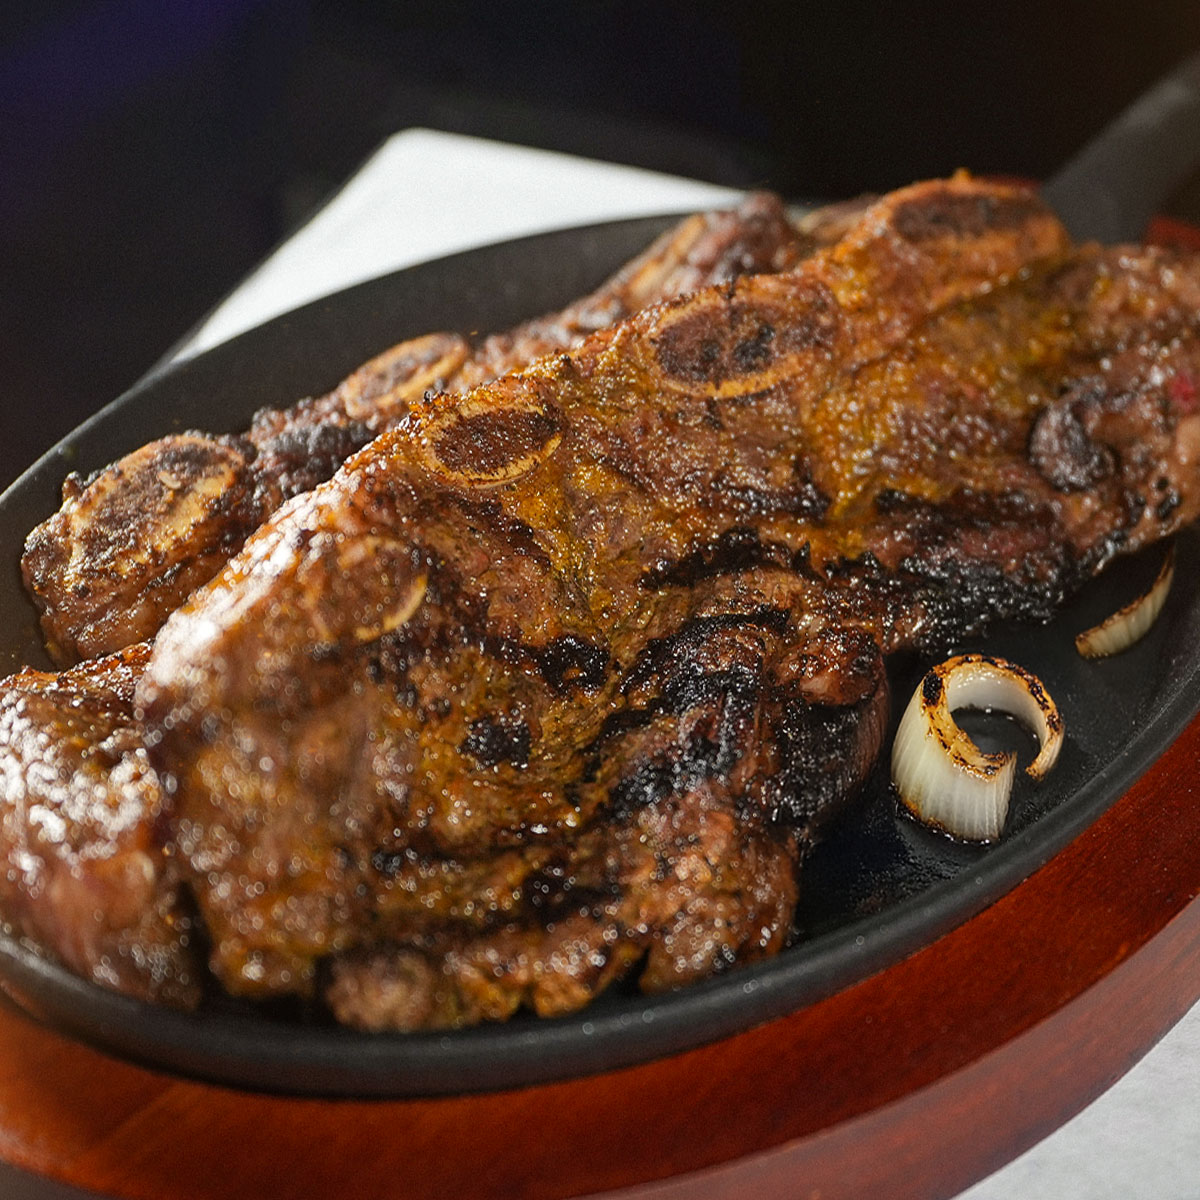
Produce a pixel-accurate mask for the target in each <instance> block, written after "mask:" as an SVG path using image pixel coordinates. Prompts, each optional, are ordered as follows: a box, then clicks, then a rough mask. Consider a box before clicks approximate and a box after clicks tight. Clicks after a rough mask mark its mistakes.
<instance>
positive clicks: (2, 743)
mask: <svg viewBox="0 0 1200 1200" xmlns="http://www.w3.org/2000/svg"><path fill="white" fill-rule="evenodd" d="M146 654H147V648H146V647H144V646H140V647H136V648H134V649H132V650H130V651H126V652H125V653H122V654H119V655H113V656H112V657H110V658H107V659H104V660H102V661H100V662H96V663H91V664H89V666H88V668H87V670H85V671H67V672H64V673H63V674H61V675H57V676H54V675H49V674H47V673H46V672H43V671H32V670H26V671H22V672H20V673H19V674H17V675H15V676H13V677H12V678H10V679H8V680H5V681H4V683H3V684H0V796H2V797H3V800H4V803H3V807H2V808H0V861H2V863H3V868H4V869H3V871H0V910H2V911H3V914H4V918H5V920H6V922H8V923H9V926H10V928H11V929H12V930H14V931H15V932H16V933H17V934H19V935H23V936H27V937H30V938H32V939H33V940H34V941H35V942H36V943H37V944H38V945H39V946H40V947H42V948H43V949H45V950H48V951H49V952H50V953H52V954H53V955H54V956H55V957H57V958H58V959H59V960H61V961H62V962H63V963H64V964H65V965H66V966H68V967H70V968H71V970H73V971H75V972H77V973H78V974H80V975H82V976H83V977H84V978H85V979H91V980H93V981H94V982H96V983H100V984H103V985H105V986H107V987H112V988H116V989H117V990H119V991H123V992H128V993H130V994H131V995H134V996H139V997H141V998H142V999H145V1000H151V1001H158V1002H161V1003H164V1004H169V1005H172V1006H174V1007H182V1008H191V1007H194V1006H195V1005H196V1004H197V1003H198V1002H199V999H200V980H201V977H202V975H203V967H202V964H201V962H200V961H199V959H198V956H197V955H196V953H195V950H194V948H193V947H192V937H191V932H192V930H191V917H190V915H189V912H188V910H187V909H186V907H185V905H184V903H183V902H182V899H181V896H180V893H179V886H178V878H177V875H176V872H175V862H174V859H173V858H172V856H171V854H170V852H169V850H168V847H167V846H166V844H165V842H164V840H163V838H164V834H165V833H166V828H167V827H166V822H165V815H164V806H165V803H166V795H165V792H164V789H163V786H162V783H161V781H160V779H159V776H158V774H157V772H156V771H155V770H154V768H153V766H152V765H151V763H150V760H149V756H148V754H147V750H146V746H145V736H144V732H143V730H142V727H141V726H140V724H139V723H138V722H137V721H136V720H135V718H134V716H133V688H134V684H135V682H136V680H137V678H138V676H139V675H140V674H141V671H142V668H143V666H144V664H145V659H146Z"/></svg>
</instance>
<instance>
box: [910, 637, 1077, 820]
mask: <svg viewBox="0 0 1200 1200" xmlns="http://www.w3.org/2000/svg"><path fill="white" fill-rule="evenodd" d="M960 708H976V709H984V710H987V711H993V710H995V711H1000V712H1006V713H1009V714H1011V715H1012V716H1014V717H1016V718H1017V720H1019V721H1020V722H1021V723H1022V724H1023V725H1026V726H1028V727H1029V729H1031V730H1032V731H1033V732H1034V733H1035V734H1036V735H1037V738H1038V742H1039V745H1040V747H1041V748H1040V750H1039V752H1038V755H1037V757H1036V758H1035V759H1034V760H1033V762H1031V763H1030V764H1029V766H1028V767H1027V768H1026V770H1027V772H1028V774H1029V775H1030V776H1032V777H1033V778H1034V779H1041V778H1042V777H1043V776H1044V775H1045V774H1046V772H1047V771H1049V770H1050V768H1051V767H1052V766H1054V763H1055V760H1056V759H1057V758H1058V752H1059V749H1060V748H1061V746H1062V736H1063V727H1062V718H1061V717H1060V716H1059V713H1058V709H1057V708H1056V707H1055V704H1054V701H1053V700H1052V699H1051V698H1050V695H1049V693H1048V692H1047V691H1046V689H1045V688H1044V687H1043V686H1042V684H1041V681H1040V680H1039V679H1038V678H1037V677H1036V676H1035V675H1032V674H1030V673H1029V672H1028V671H1026V670H1025V669H1024V668H1022V667H1018V666H1016V665H1015V664H1013V663H1010V662H1006V661H1005V660H1004V659H1000V658H995V657H992V656H991V655H986V654H962V655H957V656H956V657H954V658H951V659H948V660H947V661H946V662H944V663H940V664H939V665H938V666H936V667H934V668H932V670H930V671H929V672H928V673H927V674H926V675H925V677H924V679H922V680H921V682H920V684H919V685H918V687H917V690H916V691H915V692H914V693H913V697H912V699H911V700H910V701H909V704H908V708H907V709H905V711H904V716H903V717H902V718H901V720H900V728H899V729H898V730H897V732H896V741H895V743H894V745H893V747H892V779H893V780H894V781H895V784H896V787H897V789H898V790H899V792H900V797H901V799H902V800H903V801H904V803H905V805H906V806H907V807H908V808H909V809H910V810H911V811H912V812H913V813H914V814H915V815H916V816H917V817H919V818H920V819H921V820H922V821H925V822H927V823H929V824H932V825H936V826H938V827H939V828H942V829H944V830H945V831H946V832H947V833H951V834H954V835H955V836H957V837H962V838H969V839H971V840H973V841H987V840H990V839H993V838H996V837H999V835H1000V830H1001V829H1002V828H1003V826H1004V819H1005V817H1006V816H1007V814H1008V801H1009V796H1010V794H1011V792H1012V784H1013V777H1014V775H1015V774H1016V767H1017V756H1016V754H1015V753H1013V752H1011V751H1008V752H1005V753H996V754H988V753H984V751H982V750H980V749H979V747H978V746H977V745H976V744H975V743H974V742H973V741H972V740H971V738H969V737H968V736H967V735H966V734H965V733H964V732H963V731H962V730H961V729H960V728H959V727H958V724H957V723H956V722H955V720H954V716H953V713H954V710H955V709H960Z"/></svg>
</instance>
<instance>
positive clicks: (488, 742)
mask: <svg viewBox="0 0 1200 1200" xmlns="http://www.w3.org/2000/svg"><path fill="white" fill-rule="evenodd" d="M531 740H532V739H531V734H530V731H529V725H528V724H527V723H526V722H525V721H524V720H523V719H522V718H521V717H519V716H517V715H516V714H513V713H501V714H500V715H499V716H496V717H476V718H475V720H473V721H471V722H470V724H469V726H468V732H467V736H466V737H465V738H464V739H463V741H462V743H461V744H460V745H459V750H460V752H461V753H463V754H465V755H469V756H470V757H471V758H473V759H474V760H475V761H476V763H478V764H479V766H481V767H496V766H499V765H500V764H501V763H509V764H510V765H512V766H514V767H527V766H529V751H530V745H531Z"/></svg>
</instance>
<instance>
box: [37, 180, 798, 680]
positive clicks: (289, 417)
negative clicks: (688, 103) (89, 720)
mask: <svg viewBox="0 0 1200 1200" xmlns="http://www.w3.org/2000/svg"><path fill="white" fill-rule="evenodd" d="M812 244H813V239H812V238H811V237H809V236H806V235H805V236H802V235H800V234H798V233H797V232H796V230H795V229H794V228H793V227H792V225H791V224H790V223H789V221H788V219H787V215H786V213H785V212H784V209H783V206H782V204H781V203H780V201H779V200H778V199H777V198H776V197H773V196H769V195H756V196H752V197H750V198H749V199H748V200H747V201H746V202H745V203H743V204H742V205H741V206H740V207H739V208H737V209H735V210H733V211H731V212H727V213H713V214H708V215H703V216H695V217H691V218H689V219H688V220H686V221H684V222H683V223H682V224H681V225H679V226H678V227H677V228H676V229H674V230H672V231H670V232H668V233H667V234H665V235H664V236H663V237H662V238H660V239H659V240H658V241H657V242H655V244H654V245H652V246H651V247H650V248H649V249H648V250H647V251H646V252H645V253H644V254H642V255H640V256H639V257H638V258H637V259H635V260H634V261H633V262H631V263H630V264H628V265H627V266H626V267H625V268H624V269H622V270H621V271H620V272H618V273H617V275H615V276H614V277H613V278H612V279H610V280H609V281H608V282H607V283H605V284H604V285H603V286H602V287H601V288H600V289H599V290H598V291H596V292H595V293H593V294H592V295H590V296H587V297H584V298H583V299H582V300H580V301H577V302H576V303H575V304H572V305H571V306H569V307H568V308H567V309H565V310H564V311H563V312H561V313H556V314H553V315H551V316H548V317H543V318H540V319H539V320H535V321H531V322H528V323H527V324H525V325H522V326H520V327H518V328H517V329H515V330H513V331H511V332H509V333H506V334H498V335H495V336H493V337H490V338H487V339H485V340H484V341H483V342H482V343H481V344H480V345H478V346H475V347H472V346H471V345H470V344H469V343H468V342H467V341H466V340H465V339H464V338H462V337H460V336H459V335H457V334H452V333H436V334H430V335H428V336H426V337H421V338H416V339H414V340H411V341H407V342H403V343H401V344H400V345H398V346H393V347H392V348H391V349H389V350H387V351H385V352H384V353H383V354H381V355H379V356H378V357H376V358H374V359H372V360H371V361H370V362H369V363H367V364H366V365H365V366H363V367H361V368H360V369H359V370H357V371H355V372H354V373H353V374H352V375H351V376H350V377H349V378H348V379H346V380H345V381H344V382H343V383H342V384H341V385H340V386H339V387H337V388H336V389H335V390H334V391H332V392H330V393H329V394H327V395H324V396H320V397H317V398H311V399H306V400H302V401H300V402H299V403H298V404H296V405H294V406H293V407H291V408H288V409H283V410H267V411H264V412H262V413H259V414H258V416H257V417H256V418H255V420H254V422H253V424H252V426H251V428H250V430H249V431H248V433H247V434H246V436H245V437H241V438H225V437H212V436H209V435H206V434H200V433H185V434H179V435H173V436H169V437H166V438H163V439H161V440H160V441H157V442H153V443H151V444H150V445H148V446H144V447H142V448H141V449H139V450H137V451H135V452H133V453H132V454H130V455H127V456H126V457H125V458H123V459H121V460H120V461H119V462H117V463H114V464H113V465H112V466H110V467H108V468H107V469H106V470H104V471H101V472H100V473H99V474H98V475H96V476H95V478H93V479H91V480H89V481H84V480H81V479H79V478H78V477H76V476H72V477H71V478H69V479H68V480H67V483H66V485H65V487H64V490H63V504H62V507H61V508H60V510H59V511H58V512H57V513H56V514H55V515H54V516H53V517H51V518H50V519H49V520H48V521H46V522H45V523H44V524H42V525H41V526H39V527H38V528H37V529H36V530H34V531H33V533H32V534H31V535H30V537H29V541H28V544H27V547H26V552H25V557H24V560H23V564H22V566H23V571H24V575H25V581H26V585H27V587H28V589H29V591H30V594H31V596H32V597H33V598H34V601H35V603H36V604H37V605H38V608H39V610H40V611H41V613H42V627H43V630H44V632H45V636H46V640H47V646H48V649H49V651H50V653H51V655H52V657H53V658H54V659H55V661H56V662H60V663H63V664H69V663H73V662H77V661H79V660H80V659H86V658H91V657H94V656H96V655H100V654H106V653H109V652H111V651H114V650H118V649H120V648H122V647H124V646H128V645H131V644H133V643H135V642H139V641H142V640H144V639H149V638H151V637H153V635H154V634H155V632H156V631H157V630H158V627H159V626H160V625H161V624H162V622H163V620H165V618H166V617H167V615H168V614H169V613H170V612H172V611H173V610H174V609H175V608H177V607H178V606H179V605H180V604H181V603H182V602H183V601H184V600H185V599H186V598H187V596H189V595H190V594H191V592H192V591H193V590H194V589H195V588H196V587H197V586H199V585H200V584H201V583H204V582H206V581H207V580H209V579H211V578H212V577H213V575H215V574H216V572H217V571H218V570H219V569H220V568H221V566H223V565H224V563H225V562H227V561H228V559H229V558H230V556H231V555H232V554H233V553H234V552H235V551H236V550H237V549H238V548H239V547H240V546H241V544H242V542H243V541H244V540H245V538H246V536H247V535H248V534H249V533H250V532H251V531H252V530H253V529H255V528H257V526H258V525H259V524H261V522H262V521H263V520H264V519H265V518H266V517H267V516H268V515H269V514H270V513H271V512H273V511H274V510H275V509H276V508H277V507H278V506H279V505H280V504H281V503H282V502H283V501H284V500H285V499H287V498H288V497H290V496H294V495H298V494H299V493H300V492H304V491H307V490H308V489H310V488H312V487H315V486H316V485H317V484H318V483H320V482H322V481H323V480H325V479H328V478H329V476H330V475H332V474H333V472H334V471H335V470H336V469H337V468H338V467H339V466H340V465H341V463H342V462H344V461H345V459H346V458H348V457H349V455H350V454H352V453H353V452H354V451H356V450H358V449H360V448H361V447H362V446H364V445H365V444H366V443H367V442H368V441H369V440H370V439H371V438H372V437H373V436H374V435H375V434H376V433H378V432H379V431H380V430H381V429H383V428H385V427H386V426H387V425H388V424H390V423H391V422H393V421H394V420H396V419H398V418H399V417H402V416H403V415H404V413H405V412H407V410H408V406H409V405H410V404H411V403H412V402H413V401H414V400H418V399H420V397H421V396H423V395H424V394H425V392H426V391H429V390H435V391H436V390H439V389H446V388H451V387H453V388H455V389H458V388H462V387H466V386H470V385H472V384H476V383H480V382H482V381H484V380H485V379H490V378H493V377H494V376H495V375H498V374H501V373H503V372H506V371H510V370H514V369H516V368H518V367H521V366H524V365H525V364H527V363H529V362H531V361H532V360H533V359H534V358H536V357H538V356H539V355H541V354H545V353H549V352H551V351H556V350H562V349H564V348H566V347H569V346H573V345H575V344H577V343H578V342H580V341H581V340H582V339H583V338H584V337H586V336H587V335H588V334H590V333H593V332H594V331H595V330H597V329H600V328H602V327H604V326H605V325H609V324H611V323H612V322H614V321H617V320H621V319H623V318H624V317H627V316H629V315H630V314H631V313H633V312H636V311H637V310H638V309H640V308H643V307H645V306H646V305H647V304H650V303H653V302H656V301H659V300H663V299H665V298H668V297H671V296H675V295H679V294H681V293H683V292H685V291H691V290H695V289H696V288H698V287H703V286H705V285H708V284H713V283H720V282H724V281H726V280H728V279H731V278H733V277H735V276H736V275H739V274H742V273H745V272H754V271H779V270H784V269H786V268H788V267H790V266H793V265H795V263H796V262H797V261H798V260H799V259H800V257H801V256H802V255H803V254H804V253H805V252H807V250H808V249H809V248H810V247H811V245H812Z"/></svg>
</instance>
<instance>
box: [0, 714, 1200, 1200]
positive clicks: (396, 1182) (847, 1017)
mask: <svg viewBox="0 0 1200 1200" xmlns="http://www.w3.org/2000/svg"><path fill="white" fill-rule="evenodd" d="M1198 756H1200V717H1198V718H1197V719H1195V720H1193V721H1192V722H1191V724H1190V725H1189V726H1188V727H1187V728H1186V730H1185V731H1184V733H1183V735H1182V736H1181V737H1180V738H1179V739H1178V740H1177V742H1176V743H1175V744H1174V745H1173V746H1172V747H1171V749H1170V750H1169V751H1168V752H1167V753H1166V754H1165V755H1163V756H1162V758H1161V759H1160V760H1159V761H1158V762H1157V763H1156V765H1155V766H1154V767H1153V768H1152V769H1151V770H1150V771H1149V772H1148V773H1147V774H1146V775H1145V776H1144V777H1143V778H1142V779H1141V780H1140V781H1139V782H1138V783H1137V784H1136V786H1134V787H1133V788H1132V789H1131V790H1130V791H1129V792H1128V793H1126V794H1125V795H1124V796H1123V797H1122V798H1121V799H1120V800H1119V801H1118V802H1117V803H1116V804H1115V805H1114V806H1113V807H1112V808H1111V809H1110V810H1109V811H1108V812H1107V813H1106V814H1105V815H1104V816H1103V817H1102V818H1101V819H1100V820H1099V821H1097V822H1096V823H1095V824H1094V825H1092V826H1091V827H1090V828H1088V829H1087V830H1086V831H1085V832H1084V833H1082V834H1081V835H1080V836H1079V837H1077V838H1076V839H1075V840H1074V841H1073V842H1071V843H1070V844H1069V845H1068V846H1067V847H1066V848H1065V849H1064V850H1063V851H1062V852H1061V853H1059V854H1058V855H1056V856H1055V857H1054V858H1053V859H1052V860H1051V861H1050V862H1049V863H1048V864H1047V865H1046V866H1045V867H1043V868H1042V869H1041V870H1039V871H1038V872H1036V874H1034V875H1033V876H1032V877H1031V878H1029V879H1028V880H1027V881H1025V882H1024V883H1023V884H1021V885H1020V886H1019V887H1017V888H1016V889H1014V890H1013V891H1012V892H1010V893H1009V894H1008V895H1006V896H1005V897H1004V898H1002V899H1001V900H1000V901H998V902H997V903H996V904H994V905H992V906H991V907H990V908H987V909H985V910H984V911H983V912H982V913H980V914H979V915H978V916H976V917H974V918H973V919H971V920H969V921H967V922H966V923H965V924H963V925H961V926H959V927H958V928H956V929H955V930H953V931H952V932H950V933H949V934H947V935H945V936H943V937H942V938H941V939H940V940H938V941H936V942H935V943H934V944H932V945H931V946H929V947H928V948H926V949H924V950H921V951H919V952H918V953H916V954H914V955H913V956H912V957H910V958H908V959H907V960H905V961H902V962H900V963H898V964H897V965H895V966H893V967H891V968H889V969H887V970H886V971H883V972H882V973H880V974H878V975H875V976H873V977H871V978H869V979H866V980H865V981H863V982H860V983H858V984H856V985H855V986H852V987H849V988H847V989H845V990H844V991H841V992H839V993H837V994H835V995H833V996H832V997H830V998H829V999H827V1000H824V1001H822V1002H820V1003H817V1004H815V1005H812V1006H810V1007H808V1008H805V1009H803V1010H801V1011H799V1012H797V1013H795V1014H793V1015H791V1016H788V1017H786V1018H784V1019H781V1020H777V1021H774V1022H771V1023H769V1024H767V1025H764V1026H762V1027H760V1028H757V1029H754V1030H752V1031H750V1032H748V1033H744V1034H741V1035H739V1036H736V1037H732V1038H729V1039H727V1040H725V1041H722V1042H718V1043H716V1044H714V1045H710V1046H706V1047H703V1048H701V1049H698V1050H694V1051H691V1052H689V1053H686V1054H680V1055H677V1056H675V1057H672V1058H668V1059H664V1060H661V1061H658V1062H653V1063H649V1064H646V1065H643V1066H638V1067H635V1068H631V1069H627V1070H621V1071H616V1072H612V1073H609V1074H604V1075H597V1076H592V1077H589V1078H582V1079H577V1080H573V1081H570V1082H566V1083H557V1084H550V1085H545V1086H541V1087H534V1088H528V1089H524V1090H520V1091H510V1092H502V1093H493V1094H486V1095H477V1096H463V1097H455V1098H450V1099H436V1100H409V1101H378V1102H371V1101H367V1102H348V1101H325V1100H312V1099H291V1098H286V1097H279V1096H270V1095H262V1094H255V1093H250V1092H241V1091H236V1090H231V1089H225V1088H220V1087H216V1086H211V1085H207V1084H202V1083H196V1082H191V1081H187V1080H181V1079H177V1078H172V1077H169V1076H166V1075H162V1074H158V1073H155V1072H152V1071H147V1070H144V1069H141V1068H139V1067H137V1066H133V1065H130V1064H129V1063H126V1062H122V1061H118V1060H116V1059H113V1058H109V1057H107V1056H106V1055H104V1054H102V1053H99V1052H97V1051H94V1050H92V1049H90V1048H88V1047H85V1046H83V1045H79V1044H76V1043H74V1042H71V1041H69V1040H66V1039H64V1038H63V1037H61V1036H59V1035H58V1034H56V1033H54V1032H52V1031H50V1030H48V1029H45V1028H43V1027H41V1026H39V1025H37V1024H36V1023H34V1022H33V1021H32V1020H30V1019H29V1018H27V1017H26V1016H24V1015H22V1014H21V1013H19V1012H18V1011H17V1010H16V1009H15V1008H9V1007H7V1006H5V1007H4V1008H3V1009H0V1157H2V1158H3V1159H4V1160H5V1161H7V1162H9V1163H11V1164H13V1165H15V1166H18V1167H22V1168H25V1169H27V1170H31V1171H34V1172H37V1173H39V1174H42V1175H44V1176H48V1177H50V1178H53V1179H57V1180H61V1181H63V1182H67V1183H70V1184H73V1185H75V1186H77V1187H81V1188H86V1189H90V1190H93V1191H96V1192H99V1193H101V1194H102V1195H104V1196H114V1197H120V1198H121V1200H223V1198H230V1200H233V1198H235V1197H237V1198H241V1197H245V1196H254V1195H263V1196H271V1197H273V1198H275V1200H321V1198H324V1197H343V1196H348V1195H353V1196H355V1197H356V1198H360V1200H373V1198H375V1197H378V1198H381V1200H382V1198H384V1197H387V1198H389V1200H390V1198H392V1197H396V1196H399V1195H403V1196H406V1197H417V1198H419V1197H430V1198H433V1197H439V1198H444V1197H447V1196H454V1197H462V1198H468V1197H482V1196H510V1197H530V1198H534V1197H538V1198H540V1197H558V1196H576V1195H590V1194H594V1193H608V1192H617V1191H620V1192H626V1193H627V1194H629V1195H637V1196H645V1197H654V1198H655V1200H676V1198H679V1200H682V1198H684V1197H701V1196H702V1197H705V1200H710V1198H712V1197H725V1196H728V1197H731V1198H732V1197H735V1196H737V1197H740V1196H744V1195H748V1194H753V1195H758V1196H806V1197H807V1196H812V1197H820V1198H821V1200H836V1198H838V1197H855V1198H857V1197H862V1196H873V1195H886V1196H889V1197H893V1198H896V1200H902V1198H904V1197H923V1198H929V1197H944V1196H949V1195H952V1194H954V1193H955V1192H957V1191H959V1190H961V1189H962V1188H964V1187H965V1186H967V1185H968V1184H969V1183H971V1182H972V1181H974V1180H976V1179H978V1178H981V1177H982V1176H983V1175H985V1174H987V1173H989V1172H991V1171H992V1170H994V1169H996V1168H997V1167H999V1166H1000V1165H1002V1164H1003V1163H1005V1162H1006V1161H1008V1160H1009V1159H1011V1158H1012V1157H1014V1156H1015V1155H1017V1154H1018V1153H1019V1152H1020V1151H1022V1150H1023V1149H1025V1148H1026V1147H1028V1146H1029V1145H1031V1144H1033V1143H1034V1142H1035V1141H1037V1140H1039V1139H1040V1138H1041V1137H1043V1136H1044V1135H1045V1134H1047V1133H1049V1132H1050V1131H1052V1130H1053V1129H1055V1128H1056V1127H1057V1126H1058V1125H1059V1124H1061V1123H1062V1122H1063V1121H1064V1120H1066V1119H1067V1118H1068V1117H1070V1116H1071V1115H1073V1114H1074V1113H1075V1112H1077V1111H1078V1110H1079V1109H1080V1108H1082V1107H1083V1106H1084V1105H1085V1104H1087V1103H1088V1101H1090V1100H1091V1099H1092V1098H1094V1097H1095V1096H1096V1095H1098V1094H1099V1093H1100V1092H1101V1091H1103V1090H1104V1089H1105V1088H1106V1087H1107V1086H1108V1085H1109V1084H1111V1083H1112V1082H1113V1081H1115V1080H1116V1079H1117V1078H1118V1077H1119V1076H1120V1075H1121V1074H1122V1073H1123V1072H1124V1071H1125V1070H1127V1069H1128V1067H1130V1066H1131V1065H1132V1064H1133V1063H1134V1062H1135V1061H1136V1060H1137V1059H1138V1058H1139V1057H1140V1056H1141V1055H1142V1054H1143V1053H1144V1052H1145V1051H1146V1050H1147V1049H1148V1048H1149V1047H1150V1046H1151V1045H1152V1044H1153V1042H1154V1041H1155V1040H1157V1038H1159V1037H1160V1036H1161V1035H1162V1034H1163V1033H1164V1032H1165V1031H1166V1030H1167V1029H1168V1028H1169V1027H1170V1026H1171V1025H1172V1024H1173V1023H1174V1022H1175V1021H1177V1020H1178V1019H1179V1018H1180V1017H1181V1016H1182V1015H1183V1014H1184V1013H1185V1012H1186V1011H1187V1009H1188V1008H1189V1007H1190V1006H1191V1004H1192V1003H1193V1002H1194V1001H1195V1000H1196V999H1197V998H1198V997H1200V903H1197V902H1196V898H1197V895H1198V894H1200V785H1198V783H1197V778H1196V772H1195V768H1194V764H1195V762H1196V760H1197V757H1198ZM751 1189H753V1190H751Z"/></svg>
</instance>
